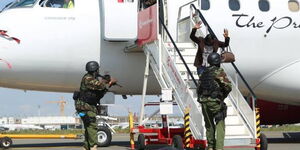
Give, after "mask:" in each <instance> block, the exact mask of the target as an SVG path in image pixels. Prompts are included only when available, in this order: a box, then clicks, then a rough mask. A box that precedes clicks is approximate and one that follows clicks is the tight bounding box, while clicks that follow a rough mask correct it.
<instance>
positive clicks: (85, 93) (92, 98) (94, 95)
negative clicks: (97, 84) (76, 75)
mask: <svg viewBox="0 0 300 150" xmlns="http://www.w3.org/2000/svg"><path fill="white" fill-rule="evenodd" d="M85 76H86V75H85ZM85 76H83V78H82V80H81V85H80V96H79V99H80V100H82V101H84V102H86V103H88V104H91V105H97V103H99V101H100V99H101V98H102V97H103V96H104V95H105V93H106V92H107V89H104V90H102V91H99V90H90V89H88V88H86V86H85V85H84V78H85Z"/></svg>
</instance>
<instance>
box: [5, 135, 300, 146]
mask: <svg viewBox="0 0 300 150" xmlns="http://www.w3.org/2000/svg"><path fill="white" fill-rule="evenodd" d="M265 134H266V135H267V137H268V142H269V145H268V150H300V132H265ZM81 145H82V139H13V145H12V147H11V148H10V149H9V150H35V149H43V150H82V147H81ZM100 149H101V150H129V149H130V144H129V136H128V135H127V134H115V135H113V141H112V143H111V145H110V146H109V147H100V148H98V150H100ZM154 149H161V150H162V149H164V150H167V149H168V150H171V148H168V147H167V146H164V145H161V146H155V147H153V146H152V147H149V150H154ZM225 150H230V149H225ZM234 150H238V149H234ZM240 150H250V149H240ZM252 150H253V149H252Z"/></svg>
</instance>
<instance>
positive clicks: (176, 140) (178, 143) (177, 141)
mask: <svg viewBox="0 0 300 150" xmlns="http://www.w3.org/2000/svg"><path fill="white" fill-rule="evenodd" d="M172 147H174V148H176V149H177V150H184V149H183V142H182V138H181V136H180V135H175V136H174V137H173V140H172Z"/></svg>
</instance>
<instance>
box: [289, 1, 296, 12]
mask: <svg viewBox="0 0 300 150" xmlns="http://www.w3.org/2000/svg"><path fill="white" fill-rule="evenodd" d="M288 4H289V10H290V11H292V12H298V11H299V2H298V1H297V0H289V3H288Z"/></svg>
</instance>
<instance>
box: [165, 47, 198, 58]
mask: <svg viewBox="0 0 300 150" xmlns="http://www.w3.org/2000/svg"><path fill="white" fill-rule="evenodd" d="M168 51H169V52H170V54H171V55H172V56H173V55H174V54H175V55H176V56H178V55H179V54H178V53H177V51H174V50H173V49H169V50H168ZM179 51H180V53H181V55H182V56H193V57H194V58H195V56H196V54H197V51H198V50H197V49H195V48H192V49H190V48H189V49H187V48H179ZM174 52H175V53H174Z"/></svg>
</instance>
